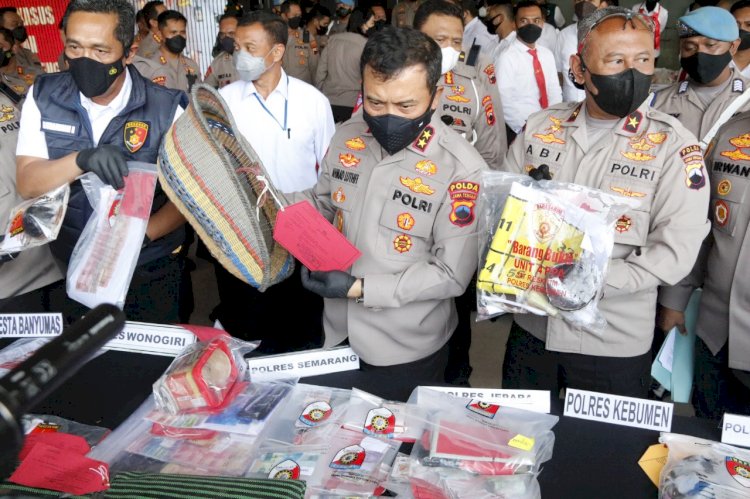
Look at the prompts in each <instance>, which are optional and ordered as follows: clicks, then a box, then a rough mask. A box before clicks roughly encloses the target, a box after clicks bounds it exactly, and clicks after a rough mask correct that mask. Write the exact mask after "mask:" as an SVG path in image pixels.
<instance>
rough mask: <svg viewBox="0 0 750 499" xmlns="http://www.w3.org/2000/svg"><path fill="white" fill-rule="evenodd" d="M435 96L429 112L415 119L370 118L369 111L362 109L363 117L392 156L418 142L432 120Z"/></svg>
mask: <svg viewBox="0 0 750 499" xmlns="http://www.w3.org/2000/svg"><path fill="white" fill-rule="evenodd" d="M434 98H435V94H434V93H433V94H432V99H430V105H428V106H427V110H426V111H425V112H424V113H423V114H422V115H421V116H419V117H417V118H414V119H409V118H403V117H401V116H396V115H394V114H384V115H382V116H370V115H369V114H367V111H365V110H364V108H363V109H362V117H363V118H364V120H365V123H367V126H369V127H370V132H372V136H373V137H375V140H377V141H378V144H380V145H381V147H382V148H383V149H385V150H386V151H387V152H388V154H390V155H391V156H392V155H394V154H396V153H397V152H399V151H400V150H401V149H404V148H405V147H406V146H408V145H409V144H411V143H412V142H414V141H415V140H417V137H419V134H420V133H421V132H422V130H423V129H424V127H426V126H427V124H428V123H429V122H430V119H432V113H433V112H434V111H433V109H432V100H433V99H434Z"/></svg>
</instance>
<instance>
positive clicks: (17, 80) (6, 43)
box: [0, 28, 42, 97]
mask: <svg viewBox="0 0 750 499" xmlns="http://www.w3.org/2000/svg"><path fill="white" fill-rule="evenodd" d="M13 42H14V40H13V34H12V33H11V31H10V30H8V29H5V28H0V81H2V82H3V83H5V84H6V85H8V87H10V89H11V90H12V91H13V92H14V93H16V94H18V95H19V96H21V97H22V96H24V95H26V92H27V91H28V89H29V87H30V86H31V84H32V83H34V79H35V78H36V77H37V76H38V75H40V74H42V70H41V68H36V67H28V66H21V65H20V64H19V63H18V57H17V56H16V55H15V53H14V52H13Z"/></svg>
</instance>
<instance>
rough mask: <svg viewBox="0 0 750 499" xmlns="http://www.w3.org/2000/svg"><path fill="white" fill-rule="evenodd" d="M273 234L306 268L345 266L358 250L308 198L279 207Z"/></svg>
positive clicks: (319, 268)
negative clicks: (280, 208)
mask: <svg viewBox="0 0 750 499" xmlns="http://www.w3.org/2000/svg"><path fill="white" fill-rule="evenodd" d="M273 238H274V239H275V240H276V241H277V242H278V243H279V244H281V245H282V246H283V247H284V248H286V249H287V251H289V253H291V254H292V255H294V256H295V258H297V260H299V261H300V262H302V264H303V265H304V266H305V267H307V268H308V269H310V270H313V271H316V270H317V271H321V272H328V271H331V270H347V269H349V267H351V266H352V265H353V264H354V262H355V261H356V260H357V258H359V257H360V256H361V255H362V253H360V251H359V250H358V249H357V248H356V247H354V245H352V243H350V242H349V241H348V240H347V239H346V237H344V235H343V234H342V233H341V232H339V231H337V230H336V228H335V227H334V226H333V225H331V223H330V222H329V221H328V220H326V219H325V218H324V217H323V215H321V214H320V213H318V211H317V210H316V209H315V208H314V207H313V205H311V204H310V203H309V202H308V201H300V202H299V203H295V204H293V205H291V206H287V207H286V208H285V209H284V211H279V214H278V215H277V217H276V227H275V228H274V231H273Z"/></svg>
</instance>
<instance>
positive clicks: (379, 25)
mask: <svg viewBox="0 0 750 499" xmlns="http://www.w3.org/2000/svg"><path fill="white" fill-rule="evenodd" d="M383 28H385V21H383V20H382V19H380V20H378V21H375V25H374V26H373V27H372V28H370V29H368V30H367V33H365V36H372V35H373V34H374V33H375V32H377V31H380V30H381V29H383Z"/></svg>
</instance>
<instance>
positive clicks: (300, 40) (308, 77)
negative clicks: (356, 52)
mask: <svg viewBox="0 0 750 499" xmlns="http://www.w3.org/2000/svg"><path fill="white" fill-rule="evenodd" d="M280 12H281V18H282V19H284V20H285V21H286V22H287V24H288V25H289V41H288V42H287V44H286V51H285V52H284V60H283V61H282V67H283V68H284V71H286V72H287V74H288V75H289V76H294V77H295V78H297V79H299V80H302V81H304V82H305V83H309V84H311V85H313V84H314V81H315V71H316V70H317V67H318V59H319V57H320V54H319V52H318V51H317V49H314V48H313V47H312V45H311V41H312V36H311V35H310V33H309V32H308V31H306V30H302V28H300V23H301V22H302V9H301V8H300V6H299V3H298V2H297V0H287V1H285V2H284V3H282V4H281V7H280Z"/></svg>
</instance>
